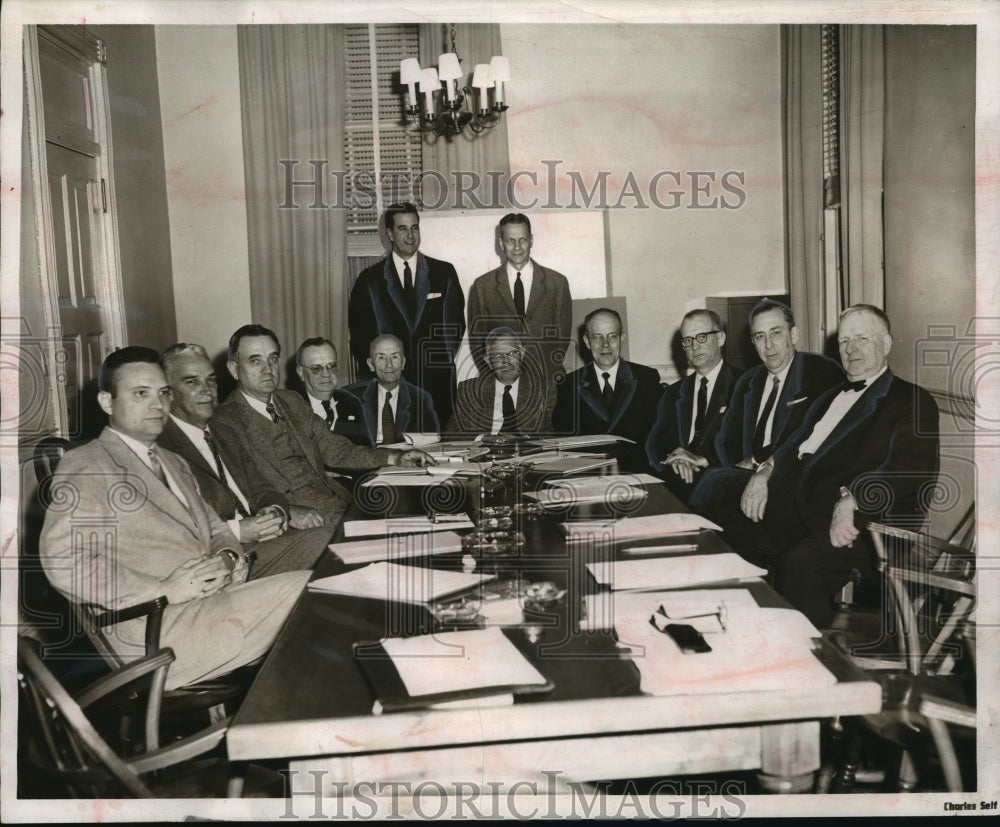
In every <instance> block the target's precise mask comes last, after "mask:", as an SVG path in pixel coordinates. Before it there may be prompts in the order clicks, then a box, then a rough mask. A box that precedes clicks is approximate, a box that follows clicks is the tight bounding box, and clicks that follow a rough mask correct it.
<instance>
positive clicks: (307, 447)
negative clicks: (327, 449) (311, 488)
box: [254, 392, 323, 477]
mask: <svg viewBox="0 0 1000 827" xmlns="http://www.w3.org/2000/svg"><path fill="white" fill-rule="evenodd" d="M271 400H272V401H273V402H274V406H275V407H276V408H277V409H278V413H280V414H281V415H282V416H283V417H285V421H286V422H287V423H288V432H289V434H291V436H292V439H294V440H295V441H296V442H297V443H298V445H299V448H301V449H302V456H304V457H305V458H306V461H307V462H308V463H309V464H310V465H311V466H312V467H313V470H314V471H316V473H318V474H319V475H320V476H321V477H322V475H323V469H322V468H320V467H318V466H317V465H316V452H315V451H314V450H313V446H312V443H311V442H309V441H306V440H304V439H303V434H304V433H308V431H309V426H308V425H307V424H305V423H303V422H301V421H300V420H299V418H298V416H296V414H295V412H294V411H293V410H292V408H291V406H290V405H289V404H288V402H286V401H285V400H284V399H282V398H281V396H279V395H278V393H277V392H275V393H273V394H272V395H271ZM254 413H256V412H255V411H254ZM258 416H259V414H258ZM314 416H315V414H314V413H313V412H312V408H310V409H309V418H310V419H311V418H312V417H314Z"/></svg>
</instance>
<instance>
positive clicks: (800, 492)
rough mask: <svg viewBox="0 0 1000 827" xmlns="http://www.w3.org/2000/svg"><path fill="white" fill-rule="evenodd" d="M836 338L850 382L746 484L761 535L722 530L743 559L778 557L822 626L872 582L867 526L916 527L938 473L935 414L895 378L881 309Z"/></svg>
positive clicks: (924, 397) (783, 578) (853, 312)
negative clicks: (845, 598)
mask: <svg viewBox="0 0 1000 827" xmlns="http://www.w3.org/2000/svg"><path fill="white" fill-rule="evenodd" d="M838 340H839V344H840V358H841V361H842V362H843V365H844V372H845V373H846V374H847V380H846V382H844V383H843V384H842V385H840V386H838V387H834V388H831V389H830V390H828V391H827V392H826V393H825V394H823V395H822V396H820V397H819V398H818V399H817V400H816V402H815V403H814V404H813V405H812V406H811V407H810V409H809V411H808V413H807V414H806V417H805V420H804V422H803V424H802V427H801V428H799V430H798V431H797V433H796V434H795V435H793V436H792V437H791V438H790V439H789V440H788V441H787V442H785V444H784V445H782V446H781V447H780V448H778V450H777V451H776V452H775V454H774V455H773V456H772V457H771V458H770V459H768V460H767V461H765V462H764V463H762V464H761V465H760V466H758V468H757V470H756V471H755V472H754V474H753V476H752V477H751V479H750V483H748V484H747V487H746V489H745V491H744V494H743V497H742V500H741V507H742V510H743V513H744V515H745V516H746V518H747V520H748V521H749V522H752V523H753V524H754V525H755V526H758V527H759V529H760V530H759V531H757V532H756V533H755V534H747V533H745V532H737V533H736V534H730V533H728V532H727V542H729V543H730V544H733V542H734V541H737V542H739V543H742V544H744V545H743V547H742V548H741V547H738V546H737V547H736V550H737V551H739V552H740V553H741V554H748V553H749V554H753V553H755V552H756V553H758V554H761V553H763V554H764V555H766V556H768V557H770V558H772V559H777V575H778V576H777V583H778V587H779V590H780V592H781V594H782V595H783V596H784V597H785V598H786V599H787V600H788V601H789V602H790V603H791V604H792V605H793V606H795V608H797V609H799V610H800V611H801V612H803V613H804V614H805V615H806V616H807V617H808V618H809V619H810V620H811V621H812V622H813V623H814V624H815V625H816V626H818V627H821V628H822V627H823V626H826V625H828V624H829V622H830V620H831V619H832V616H833V607H832V602H831V601H832V598H833V596H834V595H835V594H836V593H837V592H838V591H839V590H840V589H841V588H842V587H843V586H844V584H845V583H846V582H847V581H848V578H849V577H850V576H851V572H852V570H855V569H856V570H857V571H858V572H860V573H861V577H862V579H866V578H870V577H874V574H875V569H874V565H873V557H874V552H873V548H872V545H871V541H870V539H869V537H868V535H867V532H866V527H867V524H868V522H870V521H872V520H875V521H878V522H887V523H890V524H896V525H900V526H902V527H905V528H910V529H914V528H919V527H920V525H921V523H922V522H923V519H924V516H925V511H926V506H927V503H928V502H930V501H932V499H933V490H932V489H933V486H934V484H935V481H936V479H937V470H938V411H937V406H936V404H935V403H934V400H933V398H932V397H931V396H930V394H928V393H927V392H926V391H925V390H923V389H922V388H920V387H918V386H916V385H913V384H911V383H909V382H906V381H904V380H902V379H900V378H899V377H898V376H895V375H894V374H893V373H892V371H891V370H889V368H888V366H887V359H888V355H889V351H890V350H891V348H892V335H891V328H890V324H889V319H888V317H887V316H886V315H885V313H884V312H883V311H882V310H880V309H879V308H877V307H873V306H872V305H866V304H859V305H854V306H853V307H849V308H848V309H847V310H845V311H844V312H843V313H842V314H841V317H840V326H839V329H838ZM748 539H749V540H750V541H751V542H752V543H753V545H752V546H749V547H748V546H747V545H745V544H746V542H747V540H748Z"/></svg>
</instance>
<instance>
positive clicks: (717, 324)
mask: <svg viewBox="0 0 1000 827" xmlns="http://www.w3.org/2000/svg"><path fill="white" fill-rule="evenodd" d="M725 343H726V333H725V331H724V330H723V329H722V320H721V319H720V318H719V316H718V314H717V313H715V312H714V311H712V310H703V309H700V308H699V309H697V310H690V311H688V312H687V313H685V314H684V318H683V319H681V347H683V348H684V352H685V354H687V359H688V362H689V363H690V365H691V367H693V368H694V373H692V374H690V375H689V376H685V377H684V378H683V379H681V380H679V381H677V382H674V383H673V384H672V385H670V386H669V387H668V388H667V389H666V390H665V391H664V392H663V396H662V397H660V404H659V409H658V411H657V415H656V422H655V424H654V425H653V430H652V431H650V433H649V438H648V439H647V440H646V458H647V459H648V460H649V465H650V467H651V468H652V469H653V470H654V471H656V472H657V473H658V474H659V475H660V476H661V477H662V479H663V481H664V482H666V484H667V487H668V488H669V489H670V490H671V491H672V492H673V493H674V494H676V495H677V497H679V498H680V499H681V501H683V502H687V501H688V498H689V497H690V496H691V491H692V490H693V488H694V484H695V482H696V480H697V477H698V475H699V473H700V472H701V469H703V468H705V467H707V466H708V465H710V464H715V463H717V462H718V458H717V457H716V455H715V447H714V443H715V436H716V434H717V433H718V432H719V426H720V425H721V424H722V415H723V413H724V412H725V410H726V407H727V406H728V405H729V397H730V396H731V395H732V392H733V386H734V385H735V384H736V379H737V377H738V376H739V371H737V370H736V368H734V367H732V366H731V365H728V364H726V362H724V361H723V359H722V347H723V345H725ZM696 383H697V387H696Z"/></svg>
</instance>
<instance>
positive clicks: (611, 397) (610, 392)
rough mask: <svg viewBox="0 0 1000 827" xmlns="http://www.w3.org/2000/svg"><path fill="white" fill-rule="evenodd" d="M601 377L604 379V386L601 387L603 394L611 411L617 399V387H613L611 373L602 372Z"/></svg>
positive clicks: (605, 402)
mask: <svg viewBox="0 0 1000 827" xmlns="http://www.w3.org/2000/svg"><path fill="white" fill-rule="evenodd" d="M601 378H602V379H603V380H604V387H603V388H602V389H601V396H603V397H604V405H605V407H607V409H608V410H609V411H610V410H611V406H612V404H613V403H614V401H615V389H614V388H612V387H611V374H610V373H602V374H601Z"/></svg>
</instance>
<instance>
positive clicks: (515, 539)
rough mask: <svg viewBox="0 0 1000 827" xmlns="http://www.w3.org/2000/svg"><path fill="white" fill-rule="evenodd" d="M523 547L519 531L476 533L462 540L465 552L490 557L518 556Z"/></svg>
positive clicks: (522, 537)
mask: <svg viewBox="0 0 1000 827" xmlns="http://www.w3.org/2000/svg"><path fill="white" fill-rule="evenodd" d="M523 545H524V535H523V534H521V532H519V531H474V532H473V533H472V534H467V535H466V536H465V537H463V538H462V549H463V550H464V551H467V552H470V553H472V554H474V555H475V554H479V555H484V556H489V557H500V556H504V555H510V554H516V553H517V551H518V549H520V548H521V546H523Z"/></svg>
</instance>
